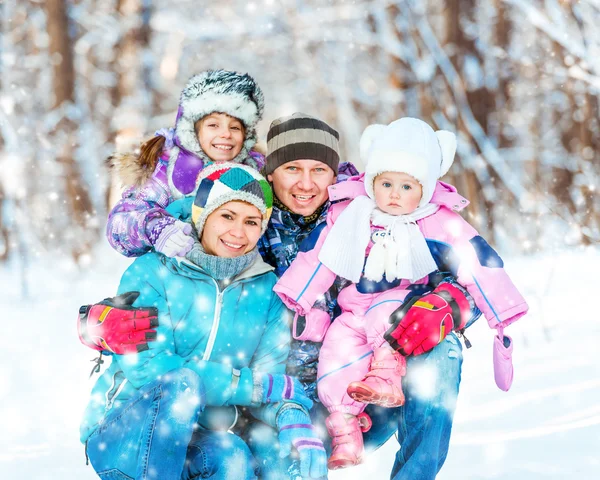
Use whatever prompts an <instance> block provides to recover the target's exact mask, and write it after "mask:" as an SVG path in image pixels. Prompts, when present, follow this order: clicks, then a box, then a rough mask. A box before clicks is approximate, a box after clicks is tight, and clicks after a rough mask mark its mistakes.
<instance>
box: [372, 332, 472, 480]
mask: <svg viewBox="0 0 600 480" xmlns="http://www.w3.org/2000/svg"><path fill="white" fill-rule="evenodd" d="M406 365H407V374H406V377H405V378H404V380H403V382H402V387H403V390H404V395H405V397H406V403H405V404H404V405H403V406H401V407H398V408H394V409H390V408H383V407H377V406H374V405H369V406H368V407H367V409H366V412H367V413H368V414H369V415H370V416H371V420H372V421H373V427H372V428H371V430H369V431H368V432H366V433H365V434H364V441H365V448H366V449H367V450H375V449H377V448H379V447H380V446H382V445H383V444H384V443H385V442H386V441H387V440H388V439H389V438H390V437H391V436H392V435H393V434H394V433H396V431H397V432H398V443H399V444H400V450H399V451H398V452H397V453H396V460H395V462H394V466H393V468H392V472H391V475H390V479H391V480H409V479H410V480H415V479H419V480H429V479H432V480H433V479H435V477H436V475H437V474H438V472H439V471H440V469H441V468H442V465H443V464H444V461H445V460H446V455H447V454H448V446H449V444H450V432H451V430H452V421H453V418H454V409H455V406H456V399H457V397H458V387H459V385H460V373H461V368H462V345H461V344H460V342H459V341H458V338H456V336H455V335H454V334H450V335H448V336H447V337H446V339H445V340H444V341H443V342H442V343H441V344H439V345H438V346H437V347H435V348H434V349H433V350H431V351H430V352H428V353H425V354H423V355H419V356H416V357H408V358H407V362H406Z"/></svg>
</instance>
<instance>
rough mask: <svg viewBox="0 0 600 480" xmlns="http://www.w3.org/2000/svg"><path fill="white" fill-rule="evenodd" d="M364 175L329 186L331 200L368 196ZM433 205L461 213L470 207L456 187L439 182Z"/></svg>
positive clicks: (432, 201)
mask: <svg viewBox="0 0 600 480" xmlns="http://www.w3.org/2000/svg"><path fill="white" fill-rule="evenodd" d="M364 176H365V174H364V173H361V174H360V175H356V176H354V177H350V178H348V180H346V181H344V182H340V183H336V184H334V185H331V186H329V188H328V189H327V191H328V192H329V200H331V201H332V202H334V201H336V200H345V199H352V198H356V197H358V196H360V195H366V194H367V192H366V191H365V184H364ZM431 203H435V204H437V205H441V206H443V207H446V208H449V209H450V210H454V211H455V212H460V211H461V210H462V209H463V208H465V207H466V206H467V205H469V201H468V200H467V199H466V198H464V197H463V196H462V195H460V194H459V193H458V192H457V191H456V187H454V186H452V185H450V184H449V183H445V182H440V181H438V182H437V184H436V186H435V190H434V192H433V198H432V199H431Z"/></svg>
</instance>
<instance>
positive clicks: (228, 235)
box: [200, 200, 262, 258]
mask: <svg viewBox="0 0 600 480" xmlns="http://www.w3.org/2000/svg"><path fill="white" fill-rule="evenodd" d="M261 233H262V214H261V213H260V210H259V209H258V208H256V207H255V206H254V205H251V204H249V203H246V202H241V201H237V200H236V201H231V202H227V203H225V204H223V205H221V206H220V207H219V208H217V209H216V210H215V211H214V212H212V213H211V214H210V215H209V216H208V217H207V218H206V223H205V224H204V229H203V230H202V238H201V239H200V243H201V244H202V247H204V251H205V252H206V253H208V254H209V255H215V256H217V257H227V258H233V257H239V256H241V255H244V254H246V253H248V252H249V251H250V250H252V249H253V248H254V247H256V244H257V243H258V240H259V238H260V236H261Z"/></svg>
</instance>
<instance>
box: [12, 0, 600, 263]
mask: <svg viewBox="0 0 600 480" xmlns="http://www.w3.org/2000/svg"><path fill="white" fill-rule="evenodd" d="M0 18H1V24H0V28H1V33H0V71H1V77H0V260H6V259H8V258H11V257H12V258H19V259H21V261H22V262H24V263H26V262H27V261H30V260H31V259H34V258H35V256H36V255H43V254H46V253H49V254H56V253H58V254H65V255H72V256H73V257H74V258H75V259H76V260H78V261H80V262H82V261H85V260H86V259H88V260H89V258H91V257H90V255H93V247H94V245H96V244H97V243H98V242H101V241H104V233H103V231H104V225H105V222H106V215H107V212H108V211H109V209H110V207H111V205H112V202H114V201H115V198H118V194H119V189H120V186H119V185H118V184H113V182H114V179H111V178H109V173H108V172H107V170H106V167H105V165H104V159H105V158H106V157H107V156H108V155H109V154H110V153H111V152H113V151H115V150H131V149H135V148H136V147H137V146H138V145H139V143H140V141H141V140H142V139H143V138H145V137H146V136H148V135H152V134H153V132H154V131H155V130H156V129H158V128H161V127H167V126H172V125H173V122H174V120H175V114H176V109H177V102H178V96H179V93H180V91H181V88H182V87H183V85H184V84H185V82H186V80H187V79H188V78H189V77H190V76H191V75H193V74H194V73H197V72H199V71H201V70H204V69H208V68H227V69H232V70H237V71H242V72H249V73H250V74H251V75H252V76H254V77H255V78H256V79H257V81H258V82H259V84H260V85H261V87H262V88H263V90H264V92H265V97H266V112H265V116H264V120H263V121H262V122H261V124H260V126H259V134H260V135H261V137H262V138H263V139H264V137H265V136H266V132H267V129H268V126H269V123H270V121H271V120H273V119H274V118H275V117H277V116H280V115H287V114H290V113H292V112H294V111H303V112H306V113H309V114H311V115H315V116H318V117H321V118H323V119H324V120H326V121H327V122H329V123H331V124H332V125H333V126H335V127H336V128H337V129H338V130H339V131H340V134H341V138H342V148H343V156H344V158H345V159H347V160H349V161H352V162H355V163H356V165H357V166H358V167H359V169H360V168H362V165H361V163H360V158H359V151H358V141H359V138H360V134H361V133H362V130H363V129H364V127H365V126H367V125H368V124H369V123H389V122H390V121H392V120H394V119H396V118H398V117H400V116H415V117H419V118H422V119H424V120H426V121H428V122H429V123H431V124H432V125H433V126H434V127H435V128H443V129H448V130H451V131H454V132H456V133H457V135H458V137H459V151H458V157H457V160H456V161H455V164H454V166H453V167H452V169H451V171H450V173H449V175H448V176H447V178H446V179H447V180H448V181H449V182H450V183H453V184H455V185H456V186H457V187H458V189H459V192H461V193H463V194H464V195H465V196H466V197H467V198H469V199H470V201H471V205H470V206H469V208H468V209H467V213H466V215H467V217H468V219H469V221H471V222H472V223H473V224H474V225H475V226H476V227H477V228H478V229H479V230H480V232H481V233H482V234H483V235H484V236H485V237H487V238H488V239H490V240H491V241H492V242H493V243H495V244H496V245H497V246H498V247H499V248H500V249H501V250H502V251H503V252H507V251H515V252H537V251H540V250H551V249H553V248H559V247H562V246H565V245H567V246H569V245H578V244H591V243H598V242H600V220H599V217H600V200H599V197H598V195H597V194H596V189H597V188H598V185H599V176H600V158H599V157H600V154H599V151H600V150H599V148H598V144H599V142H600V134H599V133H600V125H599V120H600V115H599V96H598V93H599V91H600V30H599V29H598V28H597V25H600V1H598V0H581V1H575V0H573V1H568V0H445V1H433V0H423V1H417V0H398V1H380V0H373V1H367V0H365V1H360V0H356V1H349V0H348V1H344V0H330V1H316V0H278V1H275V0H260V1H258V0H257V1H247V0H244V1H242V0H239V1H238V0H223V1H221V2H202V1H198V0H179V1H177V2H167V3H165V2H156V1H154V0H46V1H42V0H0ZM28 259H29V260H28Z"/></svg>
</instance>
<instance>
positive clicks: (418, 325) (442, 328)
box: [384, 283, 471, 355]
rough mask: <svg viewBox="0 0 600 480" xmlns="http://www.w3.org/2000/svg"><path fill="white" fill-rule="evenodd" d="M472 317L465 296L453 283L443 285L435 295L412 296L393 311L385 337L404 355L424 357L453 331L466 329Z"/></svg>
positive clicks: (435, 291) (434, 291)
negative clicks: (423, 355)
mask: <svg viewBox="0 0 600 480" xmlns="http://www.w3.org/2000/svg"><path fill="white" fill-rule="evenodd" d="M470 315H471V306H470V304H469V300H467V297H466V296H465V295H464V293H463V292H462V291H461V290H459V289H458V288H457V287H455V286H454V285H452V284H450V283H441V284H440V285H438V286H437V288H436V289H435V290H433V292H431V293H428V294H426V295H423V296H422V297H413V298H411V299H410V300H409V301H408V302H406V303H404V304H403V305H402V306H401V307H400V308H398V309H397V310H396V311H394V313H392V314H391V315H390V323H392V326H391V327H390V328H389V329H388V331H387V332H385V334H384V338H385V339H386V340H387V342H388V343H389V344H390V345H391V346H392V348H394V349H395V350H397V351H399V352H400V353H401V354H402V355H411V354H412V355H421V354H422V353H425V352H428V351H429V350H431V349H432V348H434V347H435V346H436V345H438V344H439V343H441V342H442V340H444V338H446V335H448V334H449V333H450V332H451V331H453V330H454V331H459V330H461V329H463V328H464V327H465V325H466V324H467V321H468V319H469V318H470Z"/></svg>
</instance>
